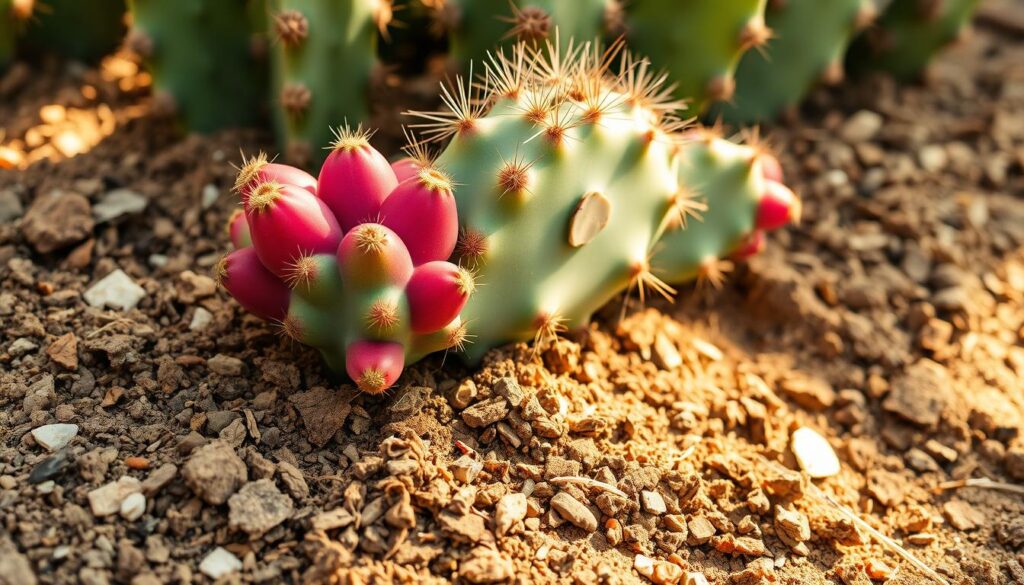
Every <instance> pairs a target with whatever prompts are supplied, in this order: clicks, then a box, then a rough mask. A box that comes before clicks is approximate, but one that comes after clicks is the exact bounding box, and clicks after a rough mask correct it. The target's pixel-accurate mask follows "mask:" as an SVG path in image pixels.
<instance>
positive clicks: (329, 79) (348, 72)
mask: <svg viewBox="0 0 1024 585" xmlns="http://www.w3.org/2000/svg"><path fill="white" fill-rule="evenodd" d="M270 7H271V8H270V29H271V36H272V45H273V51H274V55H273V90H272V92H271V94H272V100H273V109H274V122H275V124H276V126H277V132H278V138H279V142H280V143H281V148H282V149H283V150H284V153H285V157H286V158H287V159H288V160H289V161H291V162H294V163H296V164H299V165H301V166H308V165H310V164H311V163H314V162H315V163H319V162H321V161H323V158H324V156H325V151H323V150H321V147H322V146H324V145H325V144H327V143H328V142H330V140H331V135H330V127H331V126H332V125H334V126H337V125H339V124H343V123H345V122H351V123H352V124H357V123H361V122H362V121H364V120H367V119H368V118H369V113H370V112H369V101H368V100H369V89H370V76H371V74H372V73H373V71H374V68H375V67H376V66H377V56H376V47H377V33H378V29H379V30H384V29H385V27H386V26H387V24H388V23H389V22H390V20H391V6H390V3H389V2H387V1H384V0H349V1H346V2H337V1H334V0H271V1H270Z"/></svg>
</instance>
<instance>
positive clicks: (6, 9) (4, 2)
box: [0, 0, 32, 71]
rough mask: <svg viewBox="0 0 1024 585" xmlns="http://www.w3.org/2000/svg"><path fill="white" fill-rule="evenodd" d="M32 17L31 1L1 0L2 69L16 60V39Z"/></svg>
mask: <svg viewBox="0 0 1024 585" xmlns="http://www.w3.org/2000/svg"><path fill="white" fill-rule="evenodd" d="M31 17H32V3H31V2H24V1H19V0H0V71H3V70H4V69H5V68H6V67H7V66H8V65H9V64H10V63H11V61H13V60H14V51H15V48H16V43H15V41H16V40H17V38H18V36H19V35H21V34H22V32H24V28H25V23H26V22H27V21H28V19H29V18H31Z"/></svg>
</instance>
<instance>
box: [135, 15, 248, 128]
mask: <svg viewBox="0 0 1024 585" xmlns="http://www.w3.org/2000/svg"><path fill="white" fill-rule="evenodd" d="M129 9H130V11H131V14H132V19H133V25H132V30H131V32H130V33H129V35H128V38H127V43H128V45H129V47H130V48H131V49H133V50H134V51H135V52H136V53H137V54H138V55H140V56H141V57H142V58H143V60H144V61H145V63H146V66H147V68H148V69H149V70H150V72H151V73H152V75H153V87H154V99H155V100H156V103H157V105H158V106H160V107H162V108H166V109H169V110H170V111H174V112H176V113H177V114H178V115H179V117H180V119H181V121H182V122H183V124H184V125H185V127H186V128H187V129H189V130H194V131H198V132H212V131H215V130H219V129H221V128H230V127H235V126H246V125H252V124H254V123H255V122H256V121H257V120H258V119H259V113H260V106H261V104H262V101H263V96H264V92H263V91H262V88H263V87H264V84H263V79H264V78H263V75H262V72H263V69H262V68H260V67H259V66H258V61H259V58H258V57H259V55H258V51H256V50H254V48H255V45H254V26H255V25H254V17H253V16H252V14H253V13H252V12H250V11H249V6H248V2H247V1H246V0H174V1H173V2H172V1H166V0H130V3H129ZM228 96H230V98H229V97H228Z"/></svg>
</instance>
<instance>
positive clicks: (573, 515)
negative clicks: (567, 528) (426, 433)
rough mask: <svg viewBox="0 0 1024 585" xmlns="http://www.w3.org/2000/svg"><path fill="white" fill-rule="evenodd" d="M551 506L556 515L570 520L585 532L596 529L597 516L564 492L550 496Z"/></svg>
mask: <svg viewBox="0 0 1024 585" xmlns="http://www.w3.org/2000/svg"><path fill="white" fill-rule="evenodd" d="M551 507H552V508H554V510H555V511H556V512H558V515H559V516H561V517H562V518H564V519H565V520H567V521H569V522H571V523H572V524H573V525H574V526H576V527H577V528H582V529H583V530H585V531H587V532H593V531H595V530H597V518H596V517H594V513H593V512H591V511H590V509H589V508H587V507H586V506H584V505H583V504H582V503H580V501H579V500H577V499H576V498H574V497H572V496H571V495H569V494H568V493H566V492H558V493H557V494H555V496H554V497H553V498H551Z"/></svg>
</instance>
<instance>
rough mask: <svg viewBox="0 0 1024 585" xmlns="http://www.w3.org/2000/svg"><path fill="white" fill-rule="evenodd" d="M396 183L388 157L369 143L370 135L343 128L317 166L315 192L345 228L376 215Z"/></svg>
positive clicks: (374, 217) (371, 219)
mask: <svg viewBox="0 0 1024 585" xmlns="http://www.w3.org/2000/svg"><path fill="white" fill-rule="evenodd" d="M396 185H398V179H397V178H395V172H394V171H393V170H391V165H389V164H388V159H386V158H384V155H382V154H381V153H380V152H378V151H377V150H376V149H375V148H373V147H372V146H370V142H369V135H368V134H366V133H364V132H362V131H361V130H356V131H350V130H348V129H343V130H341V131H339V132H338V133H337V140H335V142H334V150H333V151H332V152H331V154H329V155H328V156H327V160H325V161H324V165H323V167H321V168H320V183H319V190H318V192H317V193H318V195H319V196H320V199H323V200H324V202H325V203H326V204H327V206H328V207H330V208H331V211H333V212H334V215H335V216H336V217H337V218H338V222H339V223H340V224H341V227H342V228H343V229H344V230H345V231H348V230H350V229H352V228H353V227H355V226H357V225H359V224H360V223H363V222H366V221H373V220H374V219H376V216H377V211H378V210H379V209H380V205H381V203H382V202H383V201H384V199H385V198H386V197H387V196H388V194H389V193H391V191H392V190H393V189H394V188H395V186H396Z"/></svg>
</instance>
